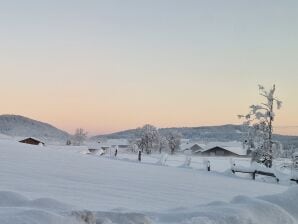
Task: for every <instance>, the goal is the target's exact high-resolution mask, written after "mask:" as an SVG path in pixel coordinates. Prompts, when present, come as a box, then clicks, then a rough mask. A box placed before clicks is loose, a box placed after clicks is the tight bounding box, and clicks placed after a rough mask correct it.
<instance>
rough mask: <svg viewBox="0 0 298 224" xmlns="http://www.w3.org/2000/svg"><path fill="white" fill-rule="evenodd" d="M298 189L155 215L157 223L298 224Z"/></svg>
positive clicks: (243, 197) (236, 198) (237, 198)
mask: <svg viewBox="0 0 298 224" xmlns="http://www.w3.org/2000/svg"><path fill="white" fill-rule="evenodd" d="M297 200H298V187H294V188H291V189H289V190H288V191H286V192H285V193H282V194H277V195H271V196H264V197H259V198H250V197H247V196H237V197H235V198H234V199H233V200H232V201H231V202H230V203H225V202H213V203H210V204H208V205H205V206H198V207H196V208H193V209H191V210H189V211H187V212H183V213H181V212H180V213H179V212H178V211H176V212H175V213H168V214H160V215H155V216H157V217H159V218H158V223H163V224H169V223H176V224H178V223H183V224H281V223H283V224H297V223H298V204H297Z"/></svg>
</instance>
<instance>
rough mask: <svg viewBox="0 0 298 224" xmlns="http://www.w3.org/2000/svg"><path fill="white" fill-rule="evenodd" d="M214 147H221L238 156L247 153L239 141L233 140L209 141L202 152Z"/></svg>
mask: <svg viewBox="0 0 298 224" xmlns="http://www.w3.org/2000/svg"><path fill="white" fill-rule="evenodd" d="M215 147H220V148H223V149H225V150H227V151H230V152H232V153H235V154H237V155H240V156H244V155H246V154H247V152H246V149H245V148H243V144H242V143H241V142H237V141H233V142H210V143H208V144H207V145H206V148H205V149H204V150H203V151H202V152H206V151H208V150H210V149H213V148H215Z"/></svg>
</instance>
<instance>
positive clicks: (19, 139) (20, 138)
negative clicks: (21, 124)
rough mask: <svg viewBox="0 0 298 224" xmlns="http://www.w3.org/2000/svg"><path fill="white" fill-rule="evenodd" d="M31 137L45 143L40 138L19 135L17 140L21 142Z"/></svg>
mask: <svg viewBox="0 0 298 224" xmlns="http://www.w3.org/2000/svg"><path fill="white" fill-rule="evenodd" d="M30 138H31V139H33V140H35V141H38V142H40V143H43V144H45V143H44V141H43V140H41V139H38V138H35V137H19V138H18V139H17V141H18V142H20V141H24V140H26V139H30Z"/></svg>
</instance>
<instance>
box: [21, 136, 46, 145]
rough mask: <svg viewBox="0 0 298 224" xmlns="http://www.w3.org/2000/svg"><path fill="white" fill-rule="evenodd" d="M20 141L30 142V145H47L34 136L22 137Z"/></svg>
mask: <svg viewBox="0 0 298 224" xmlns="http://www.w3.org/2000/svg"><path fill="white" fill-rule="evenodd" d="M19 142H20V143H25V144H29V145H42V146H44V145H45V143H44V142H42V141H41V140H39V139H37V138H33V137H29V138H25V139H22V140H20V141H19Z"/></svg>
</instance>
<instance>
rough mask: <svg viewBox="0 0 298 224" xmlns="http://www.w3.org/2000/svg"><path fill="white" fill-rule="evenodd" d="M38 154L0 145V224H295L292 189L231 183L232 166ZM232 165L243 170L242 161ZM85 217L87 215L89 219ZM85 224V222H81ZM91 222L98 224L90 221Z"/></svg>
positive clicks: (56, 151)
mask: <svg viewBox="0 0 298 224" xmlns="http://www.w3.org/2000/svg"><path fill="white" fill-rule="evenodd" d="M82 151H84V148H80V147H51V146H48V147H40V146H30V145H25V144H21V143H16V142H13V141H12V140H0V223H1V224H6V223H7V224H8V223H9V224H34V223H36V224H37V223H38V224H42V223H47V224H59V223H61V224H62V223H63V224H68V223H71V224H76V223H93V224H94V223H105V224H110V223H119V224H120V223H124V224H125V223H127V224H136V223H158V224H166V223H185V224H186V223H187V224H196V223H198V224H201V223H202V224H205V223H206V224H207V223H208V224H209V223H229V224H238V223H239V224H241V223H247V224H248V223H256V224H257V223H262V224H266V223H270V224H272V223H276V224H281V223H285V224H287V223H297V220H298V206H297V200H298V187H295V186H294V185H293V186H291V187H290V188H289V186H287V185H284V184H276V183H274V181H272V183H265V182H262V181H260V180H258V181H252V180H251V179H249V178H241V177H235V176H232V175H231V174H230V173H228V172H227V171H226V170H228V169H229V168H230V159H226V158H209V160H210V162H211V169H212V170H214V171H211V172H207V171H206V170H205V166H204V159H203V158H199V157H198V158H192V163H191V168H184V167H181V165H182V164H183V163H184V160H185V156H183V155H176V156H169V157H168V159H167V162H166V166H161V165H157V164H156V163H157V162H158V160H159V159H160V155H152V156H144V157H143V160H142V162H141V163H139V162H137V161H136V155H132V154H128V153H126V154H124V153H121V152H120V153H119V154H118V155H119V156H118V157H119V158H118V159H112V158H110V157H109V155H107V156H103V157H98V156H94V155H86V154H83V153H82ZM235 161H236V162H237V163H241V164H243V165H245V164H247V163H248V161H247V160H246V159H241V160H239V159H237V160H235ZM87 210H88V211H91V212H87ZM83 220H85V221H83ZM95 220H96V221H95Z"/></svg>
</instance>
